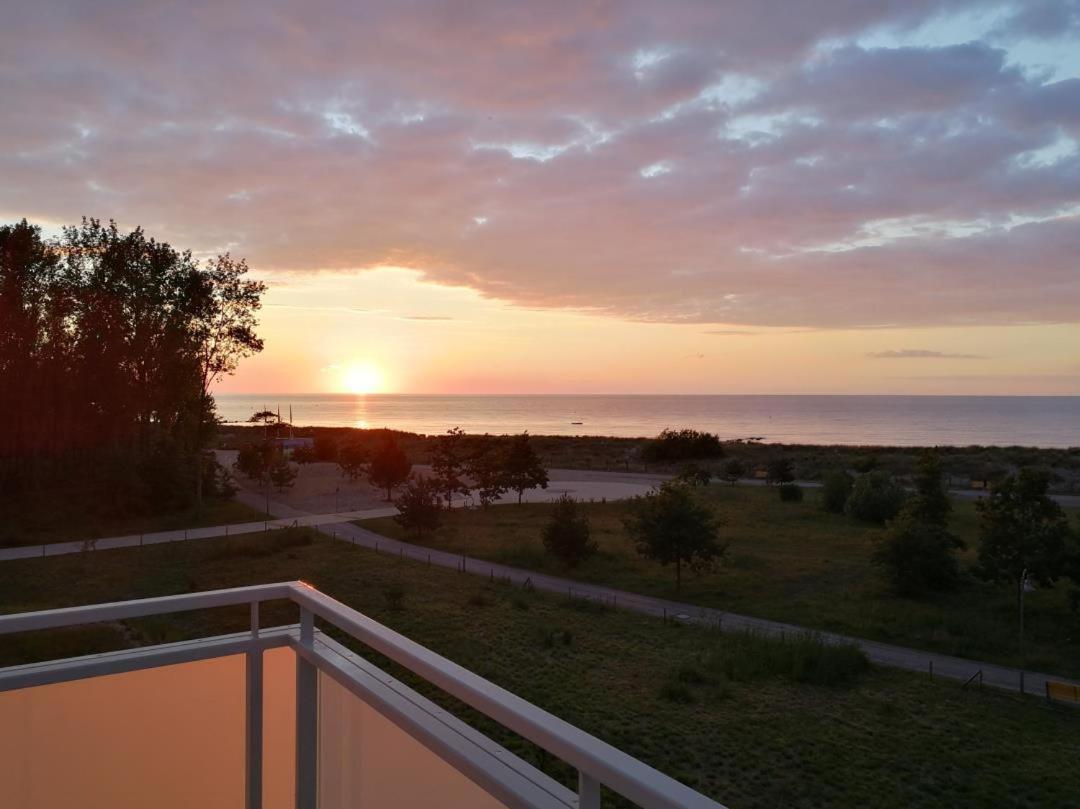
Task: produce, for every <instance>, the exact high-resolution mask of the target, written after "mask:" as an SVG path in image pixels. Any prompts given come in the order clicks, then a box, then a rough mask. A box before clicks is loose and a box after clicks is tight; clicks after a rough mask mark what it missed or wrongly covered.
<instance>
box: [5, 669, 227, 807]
mask: <svg viewBox="0 0 1080 809" xmlns="http://www.w3.org/2000/svg"><path fill="white" fill-rule="evenodd" d="M243 801H244V658H243V657H242V656H231V657H223V658H217V659H214V660H204V661H199V662H196V663H184V664H180V665H174V666H163V667H160V668H153V669H147V670H144V671H135V672H129V673H126V674H113V675H109V676H106V677H93V678H89V679H85V680H76V681H73V682H68V683H57V684H55V685H44V686H38V687H36V688H23V689H18V690H15V691H6V692H3V693H0V805H2V806H4V807H5V809H72V808H73V807H79V809H146V807H155V808H156V809H188V808H189V807H193V806H197V807H199V809H236V807H239V806H242V805H243Z"/></svg>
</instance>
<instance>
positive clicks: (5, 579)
mask: <svg viewBox="0 0 1080 809" xmlns="http://www.w3.org/2000/svg"><path fill="white" fill-rule="evenodd" d="M270 537H274V538H275V539H273V540H271V539H270ZM268 543H269V544H268ZM297 578H302V579H304V580H306V581H309V582H311V583H312V584H314V585H315V586H316V587H318V588H320V589H322V590H324V591H325V592H327V593H329V594H330V595H332V596H334V597H335V598H338V599H341V600H342V601H344V602H345V603H347V604H350V605H351V606H354V607H356V608H358V609H360V610H362V611H363V612H365V613H367V614H369V615H371V616H372V617H374V618H375V619H377V620H379V621H382V622H384V623H386V624H387V625H389V626H391V627H393V628H394V629H396V630H398V631H401V632H403V633H404V634H406V635H407V636H409V637H411V638H414V639H415V640H417V641H419V642H421V643H423V644H425V645H427V646H428V647H430V648H432V649H434V650H435V651H437V652H439V653H441V654H443V655H445V656H447V657H449V658H451V659H452V660H454V661H456V662H458V663H461V664H462V665H465V666H467V667H469V668H471V669H473V670H474V671H477V672H478V673H480V674H481V675H483V676H485V677H487V678H489V679H491V680H493V681H494V682H496V683H498V684H500V685H502V686H504V687H506V688H509V689H510V690H512V691H514V692H515V693H518V694H520V695H521V696H522V697H524V698H526V699H528V700H531V701H533V702H535V703H537V704H539V705H540V706H542V707H544V708H546V709H548V710H550V711H552V712H554V713H555V714H557V715H559V716H560V717H562V718H564V719H566V720H568V721H570V722H573V723H574V724H577V725H579V726H581V727H582V728H584V729H585V730H588V731H589V732H591V733H594V734H596V735H598V736H600V737H601V738H603V739H605V740H607V741H609V742H611V743H612V744H615V745H617V746H619V747H621V748H623V749H625V750H627V751H628V752H629V753H631V754H632V755H635V756H637V757H639V758H642V759H643V760H645V761H647V762H648V763H650V764H652V765H654V766H656V767H658V768H660V769H661V770H663V771H665V772H667V773H668V774H670V775H672V776H674V777H676V778H678V779H680V780H682V781H684V782H686V783H688V784H690V785H691V786H693V787H695V788H697V789H700V790H702V791H704V792H706V793H707V794H709V795H711V796H713V797H714V798H716V799H717V800H720V801H721V802H724V803H727V804H728V805H730V806H738V807H775V806H786V807H822V806H868V805H873V806H895V807H901V806H905V807H906V806H913V805H920V806H950V807H956V806H961V807H963V806H986V805H1010V806H1021V807H1025V806H1030V807H1036V806H1068V805H1075V801H1076V796H1077V795H1078V794H1080V770H1077V768H1076V766H1075V762H1076V759H1077V756H1078V755H1080V712H1077V711H1075V710H1072V709H1068V708H1064V707H1060V706H1050V705H1047V704H1046V703H1045V702H1043V701H1040V700H1038V699H1035V698H1031V697H1028V698H1021V697H1019V696H1015V695H1006V694H1001V693H996V692H993V691H990V690H987V691H985V692H981V693H980V692H978V691H971V690H964V689H962V688H961V687H960V686H959V685H958V684H957V683H954V682H943V681H937V680H935V681H931V680H929V678H926V677H919V676H916V675H912V674H906V673H902V672H897V671H889V670H880V669H874V668H866V667H865V663H864V661H862V660H861V659H860V656H859V655H858V654H857V653H852V652H851V651H850V650H845V649H843V648H841V649H838V650H832V649H823V648H821V647H820V645H819V644H816V643H815V642H814V640H813V639H812V638H809V639H805V638H796V639H789V640H788V641H787V642H786V643H781V642H778V641H775V640H767V639H762V638H758V637H754V636H744V635H721V634H718V633H717V632H716V631H715V630H708V629H703V628H699V627H692V626H683V625H679V624H672V623H664V622H661V621H660V620H657V619H653V618H648V617H645V616H640V615H635V614H631V613H625V612H622V611H619V610H613V609H610V608H604V607H602V606H599V605H595V604H589V606H588V608H582V607H581V606H580V605H579V604H577V603H576V602H574V601H571V600H568V599H565V598H560V597H557V596H554V595H548V594H543V593H538V592H534V591H531V590H526V589H522V588H519V587H514V586H511V585H506V584H499V583H490V582H487V581H484V580H483V579H481V578H479V577H475V576H471V575H468V574H461V573H457V572H454V571H450V570H445V569H440V568H433V567H428V566H426V565H424V564H422V563H418V562H413V561H410V560H407V559H405V560H402V559H399V558H397V557H392V556H386V555H381V554H376V553H373V552H370V551H366V550H363V549H359V548H355V547H353V546H350V545H346V544H345V543H341V542H336V541H334V540H331V539H327V538H325V537H323V536H321V535H318V534H316V533H314V532H312V531H310V530H306V529H298V530H290V531H286V532H281V533H278V534H272V535H269V537H268V536H267V535H263V534H259V535H253V536H248V537H238V538H230V539H224V538H222V539H214V540H205V541H198V542H188V543H176V544H172V545H160V546H148V547H145V548H131V549H124V550H114V551H98V552H95V553H92V554H82V555H73V556H67V557H53V558H48V559H30V560H23V561H19V562H13V563H5V564H4V565H2V566H0V611H3V612H9V611H19V610H26V609H39V608H45V607H55V606H67V605H73V604H80V603H92V602H103V601H112V600H116V599H126V598H134V597H145V596H152V595H164V594H169V593H178V592H187V591H190V590H208V589H213V588H219V587H230V586H240V585H246V584H255V583H260V582H270V581H282V580H289V579H297ZM73 583H77V586H73ZM263 620H264V624H265V625H267V626H269V625H274V624H279V623H285V622H293V621H295V620H296V611H295V608H294V607H291V606H290V605H280V606H278V605H272V604H271V605H266V607H265V608H264V610H263ZM246 621H247V611H246V609H223V610H212V611H204V612H196V613H184V614H178V615H173V616H161V617H155V618H148V619H140V620H135V621H126V622H123V623H117V624H109V625H106V626H102V627H85V628H82V629H78V630H69V631H67V632H64V633H57V632H50V633H34V634H31V635H22V636H13V637H12V638H5V639H4V642H3V644H0V664H10V663H15V662H26V661H29V660H33V659H41V658H43V657H53V656H56V655H57V654H65V655H68V654H78V653H85V652H90V651H102V650H104V649H108V648H120V647H124V646H127V645H130V644H133V643H145V642H162V641H169V640H178V639H181V638H186V637H193V636H198V635H205V634H209V633H217V632H227V631H239V630H241V629H242V628H243V627H244V626H245V624H246ZM16 637H17V638H19V641H18V642H13V641H14V640H15V638H16ZM823 683H828V684H823ZM428 692H429V693H430V690H429V689H428ZM442 701H443V702H444V703H445V704H447V705H448V706H449V707H451V708H452V709H454V710H455V711H456V712H458V713H459V714H460V715H462V716H463V717H465V718H466V719H467V720H468V721H471V722H473V723H474V724H476V725H477V726H478V727H479V728H481V729H482V730H483V731H484V732H487V733H490V734H493V735H494V736H495V737H496V738H497V739H498V740H499V741H501V742H502V743H504V744H506V745H507V746H508V747H510V748H511V749H513V750H514V751H515V752H518V753H519V754H521V755H523V756H525V757H526V758H528V759H529V760H530V761H533V762H534V763H536V764H538V765H539V766H541V767H543V768H545V769H547V770H548V771H549V772H551V773H552V774H554V775H555V776H556V777H559V778H562V779H564V780H566V781H568V782H569V781H570V780H572V778H573V773H570V772H568V771H567V770H566V768H565V767H560V766H559V765H558V764H557V763H556V762H555V761H553V760H552V758H551V757H550V756H549V755H545V754H543V753H542V752H540V751H538V750H537V749H536V748H534V747H532V746H531V745H528V744H527V743H525V742H524V741H523V740H521V739H519V738H517V737H515V736H513V735H512V734H509V733H507V732H505V731H501V730H500V729H498V728H497V727H496V726H494V725H493V723H491V722H490V721H488V720H486V719H483V718H481V717H479V716H477V715H476V714H475V713H472V712H470V711H467V710H459V709H460V708H461V706H455V704H454V703H453V701H451V700H448V699H445V698H443V699H442ZM1070 802H1071V803H1070ZM605 805H608V804H605Z"/></svg>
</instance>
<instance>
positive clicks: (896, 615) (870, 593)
mask: <svg viewBox="0 0 1080 809" xmlns="http://www.w3.org/2000/svg"><path fill="white" fill-rule="evenodd" d="M702 492H703V494H702V496H703V497H705V498H706V499H707V500H708V502H709V503H710V504H712V506H713V507H714V509H715V511H716V513H717V514H718V515H720V516H721V518H722V519H723V520H724V523H725V525H724V527H723V528H722V530H721V535H722V537H723V539H724V540H725V541H727V542H729V543H730V545H729V548H728V557H727V560H726V561H725V563H724V564H723V565H722V566H720V567H718V568H717V569H716V570H714V571H712V572H710V573H706V574H702V575H697V576H695V575H694V574H692V573H691V574H687V575H685V576H684V580H683V585H682V589H681V590H676V589H675V575H674V570H673V568H671V567H667V568H665V567H661V566H659V565H657V564H656V563H654V562H651V561H649V560H647V559H644V558H643V557H641V556H639V555H638V553H637V552H636V551H635V550H634V547H633V544H632V542H631V541H630V539H629V538H628V537H627V535H626V533H625V531H624V530H623V526H622V519H623V516H624V514H625V513H626V508H627V507H626V505H625V504H624V503H618V502H612V503H588V504H583V507H584V508H585V509H586V510H587V512H588V514H589V519H590V522H591V526H592V533H593V537H594V538H595V539H596V540H597V542H598V543H599V546H600V547H599V553H598V554H597V555H596V556H594V557H593V558H592V559H590V560H588V561H587V562H586V563H585V564H583V565H582V566H581V567H579V568H577V569H574V570H569V571H567V570H564V569H562V568H561V567H560V566H559V565H558V563H557V562H556V561H555V560H554V559H553V558H551V557H550V556H549V555H548V554H546V553H545V552H544V548H543V546H542V544H541V540H540V534H541V530H542V527H543V525H544V523H545V522H546V520H547V519H548V514H549V512H550V509H551V506H550V505H548V504H526V505H521V506H518V505H512V506H496V507H492V508H489V509H487V510H482V509H473V510H461V509H459V510H455V511H452V512H449V513H446V514H444V523H443V526H442V527H441V528H440V529H439V530H438V531H436V532H433V533H431V534H429V535H427V536H426V537H424V538H423V539H419V540H418V539H417V538H416V537H415V536H413V535H412V534H409V533H406V532H404V531H403V530H402V529H401V527H400V526H399V525H398V524H397V523H396V522H394V520H393V519H392V518H383V519H377V520H367V521H364V522H362V523H361V524H362V525H364V526H365V527H367V528H370V529H372V530H374V531H377V532H379V533H382V534H385V535H387V536H391V537H395V538H400V539H407V540H409V541H413V542H420V543H422V544H425V545H429V546H431V547H433V548H440V549H443V550H448V551H452V552H454V553H461V554H468V555H470V556H475V557H479V558H483V559H489V560H492V561H497V562H502V563H505V564H510V565H515V566H518V567H523V568H528V569H531V570H538V571H543V572H548V573H556V574H560V575H565V576H568V577H571V578H574V579H578V580H580V581H587V582H594V583H603V584H608V585H611V586H614V587H619V588H622V589H625V590H630V591H632V592H637V593H645V594H650V595H656V596H662V597H664V598H672V599H678V600H682V601H688V602H691V603H694V604H700V605H704V606H710V607H718V608H721V609H726V610H731V611H733V612H741V613H746V614H749V615H754V616H758V617H762V618H772V619H775V620H781V621H789V622H791V623H795V624H800V625H804V626H809V627H814V628H816V629H827V630H832V631H836V632H842V633H846V634H850V635H854V636H857V637H862V638H872V639H876V640H882V641H888V642H890V643H897V644H901V645H907V646H914V647H919V648H926V649H933V650H935V651H940V652H945V653H948V654H955V655H959V656H962V657H969V658H973V659H977V660H987V661H993V662H1000V663H1006V664H1010V665H1019V664H1020V660H1019V654H1018V642H1017V613H1016V605H1015V599H1014V597H1013V594H1012V592H1011V591H1009V589H1008V588H1004V587H991V586H988V585H986V584H983V583H981V582H978V581H976V580H974V578H970V579H969V581H968V582H967V583H966V584H965V586H964V587H963V588H962V589H960V590H959V591H957V592H955V593H951V594H947V595H940V596H933V597H930V598H926V599H920V600H912V599H904V598H898V597H896V596H894V595H892V594H891V593H889V592H888V591H887V590H886V589H885V587H884V586H883V584H882V581H881V578H880V575H879V573H878V571H877V570H876V569H875V568H874V566H873V565H872V563H871V554H872V553H873V550H874V545H875V542H876V541H877V540H878V539H879V538H880V536H881V529H880V528H876V527H874V526H872V525H868V524H867V523H861V522H858V521H857V520H854V519H852V518H849V517H846V516H843V515H835V514H829V513H826V512H824V511H823V510H822V509H821V508H820V507H819V502H818V493H817V492H816V491H814V490H807V492H806V499H805V500H804V501H803V502H801V503H781V502H780V500H779V498H778V497H777V493H776V492H775V491H774V490H772V489H765V488H760V487H750V486H737V487H729V486H722V485H718V484H713V485H712V486H709V487H708V488H707V489H704V490H702ZM953 528H954V530H955V531H956V532H957V533H958V534H959V535H960V536H961V537H963V538H964V540H965V541H966V542H967V543H968V548H967V550H966V551H965V552H964V554H963V562H964V564H965V565H967V566H970V564H971V563H972V562H973V561H974V558H975V548H976V543H977V539H978V524H977V516H976V512H975V508H974V505H973V504H972V503H971V502H970V501H965V500H958V501H956V502H955V509H954V514H953ZM1026 608H1027V609H1026V624H1027V643H1026V647H1027V653H1026V665H1027V667H1028V668H1031V669H1035V670H1045V671H1049V672H1051V673H1058V674H1063V675H1071V676H1080V619H1078V616H1077V615H1076V614H1075V613H1073V612H1072V611H1071V610H1070V609H1069V603H1068V594H1067V585H1065V584H1061V585H1059V586H1057V587H1055V588H1053V589H1050V590H1045V591H1039V592H1033V593H1030V594H1029V595H1028V597H1027V599H1026Z"/></svg>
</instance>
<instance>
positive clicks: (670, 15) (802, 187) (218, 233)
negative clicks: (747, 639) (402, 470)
mask: <svg viewBox="0 0 1080 809" xmlns="http://www.w3.org/2000/svg"><path fill="white" fill-rule="evenodd" d="M84 5H85V4H83V3H79V2H75V0H71V2H68V3H63V2H56V3H48V4H42V3H39V4H33V3H23V4H19V5H18V6H17V7H16V8H14V9H12V10H10V12H9V13H7V14H6V15H5V25H4V27H3V29H2V30H0V53H2V54H3V55H4V58H3V64H4V70H3V78H2V79H0V82H2V86H3V97H4V113H3V115H4V126H3V127H0V176H2V177H3V178H4V182H3V183H2V184H0V210H4V211H11V212H15V213H16V214H18V215H26V216H28V217H30V218H35V219H41V220H48V221H68V222H74V221H78V218H79V217H80V216H82V215H92V216H101V217H106V218H107V217H115V218H117V219H118V220H119V221H120V222H121V224H123V225H125V226H130V225H134V224H142V225H144V226H146V227H147V228H148V229H149V230H150V232H151V233H153V234H154V235H155V236H158V237H161V238H165V239H167V240H169V241H171V242H173V243H175V244H178V245H180V246H183V247H191V248H192V249H194V250H196V251H203V250H212V249H218V246H220V245H227V246H228V249H230V250H231V251H232V252H233V253H234V254H237V255H244V256H246V257H247V258H248V259H249V262H250V263H251V265H252V266H253V267H255V268H256V269H259V270H263V271H270V272H275V271H292V272H293V273H295V274H300V273H304V272H317V271H319V270H323V269H326V270H355V271H362V270H364V269H367V268H373V267H377V266H380V265H386V264H393V265H395V266H403V267H411V268H415V269H417V270H420V271H422V272H423V273H424V274H425V276H426V277H427V278H428V279H429V280H432V281H434V282H438V283H442V284H451V285H462V286H468V287H470V288H473V289H476V290H478V291H479V292H481V293H482V294H484V295H487V296H490V297H495V298H499V299H502V300H506V301H510V302H513V303H515V304H518V305H520V306H524V307H531V308H558V307H567V308H572V309H575V310H581V311H588V312H593V313H597V314H601V315H610V316H613V317H620V318H630V319H637V320H645V321H662V322H673V323H700V324H724V325H725V326H726V325H728V324H731V325H732V328H731V329H727V331H739V330H742V328H743V327H745V328H746V330H747V331H748V332H752V331H753V329H754V328H756V327H787V328H837V327H845V328H876V327H882V326H927V325H934V326H943V325H972V324H1006V323H1057V322H1076V321H1077V320H1078V319H1080V273H1077V272H1076V256H1077V255H1078V254H1080V251H1078V249H1077V248H1078V247H1080V148H1078V147H1077V141H1078V140H1080V78H1078V77H1076V76H1075V75H1072V74H1070V73H1069V72H1068V71H1067V70H1065V71H1064V72H1063V73H1062V72H1060V71H1059V73H1060V75H1057V76H1055V77H1054V78H1053V79H1051V78H1048V76H1047V74H1046V72H1045V71H1037V70H1034V69H1031V66H1029V65H1025V64H1022V63H1021V61H1020V60H1018V58H1017V56H1016V53H1015V52H1014V51H1012V50H1010V48H1011V47H1012V44H1011V43H1013V42H1015V41H1020V40H1021V39H1023V38H1024V37H1031V36H1035V35H1037V34H1038V35H1042V34H1040V33H1039V32H1045V33H1048V32H1051V31H1054V30H1058V29H1059V28H1060V26H1061V20H1065V21H1066V23H1067V24H1066V25H1065V29H1066V30H1065V31H1064V32H1063V33H1061V37H1065V38H1066V44H1067V43H1068V41H1071V40H1068V37H1070V36H1074V35H1075V36H1080V34H1077V33H1076V32H1073V31H1072V30H1071V28H1070V27H1069V26H1072V22H1071V21H1072V20H1074V19H1075V11H1076V9H1075V3H1071V2H1064V1H1063V2H1061V3H1050V2H1038V3H1032V4H1031V5H1028V4H1022V3H1016V4H1013V5H1012V8H1013V12H1010V13H1005V14H1003V15H1002V16H1001V19H1002V20H1003V22H1002V23H1001V24H1000V25H999V26H997V28H995V30H994V31H993V32H991V33H990V34H985V35H984V33H983V32H980V31H977V30H973V31H972V32H971V33H970V35H969V33H968V32H967V31H960V32H958V33H956V34H955V38H956V40H957V41H956V42H954V43H951V44H949V43H946V44H929V43H928V42H927V41H925V40H923V41H916V39H917V38H916V39H912V37H910V36H909V40H911V41H909V42H908V43H907V44H904V45H903V46H899V47H883V46H880V45H875V44H872V43H873V42H874V39H873V37H872V36H871V35H872V34H873V33H874V32H880V31H891V32H899V33H898V36H900V35H903V34H904V33H905V32H909V33H910V32H913V31H917V30H919V28H920V26H923V25H926V24H930V23H933V22H934V21H935V20H940V19H941V15H943V14H946V13H956V14H958V15H963V14H964V13H967V12H972V13H976V14H977V13H978V12H980V10H985V9H987V8H990V9H997V8H998V7H999V6H1000V3H997V2H993V3H991V2H982V1H981V0H903V1H902V0H884V1H883V2H861V0H807V2H805V3H802V4H800V5H799V11H798V13H792V12H791V7H790V4H789V3H787V2H782V1H781V0H768V1H767V2H759V1H758V0H753V1H752V0H732V2H728V3H725V4H723V8H722V9H720V8H718V7H717V5H716V4H714V3H708V2H690V1H689V0H688V1H687V2H679V3H673V4H671V5H670V7H665V11H664V13H663V14H660V15H658V14H657V13H656V6H655V4H654V3H646V2H644V0H627V2H624V3H619V4H611V3H609V2H605V1H603V0H596V1H595V2H570V0H566V1H565V2H553V3H550V4H548V3H545V4H503V3H475V4H464V5H462V4H453V5H425V4H422V3H391V2H371V3H364V4H362V5H361V6H357V5H356V4H349V3H345V2H343V0H338V1H335V0H324V2H320V3H319V4H318V9H317V10H316V11H312V10H311V9H309V8H306V7H301V6H300V5H299V4H294V5H286V6H275V7H274V8H273V9H272V10H267V9H266V8H265V7H264V6H262V5H257V4H255V3H254V2H253V0H249V1H248V2H243V1H241V2H237V3H230V4H227V5H221V4H216V3H210V2H208V0H207V1H206V2H199V1H198V0H195V1H194V2H192V3H190V4H185V6H184V7H183V9H181V8H179V7H177V8H176V9H175V10H173V9H171V8H169V7H160V6H157V5H147V6H140V7H139V8H135V9H133V8H131V6H130V5H129V4H124V3H119V2H100V3H95V4H94V13H93V14H89V13H87V12H86V11H85V8H84ZM253 21H254V22H253ZM119 30H122V31H124V32H125V36H124V37H122V38H118V37H117V36H116V35H115V32H116V31H119ZM241 31H242V32H243V36H238V35H237V32H241ZM179 66H182V68H181V67H179ZM656 167H663V169H664V170H659V169H658V168H656ZM643 170H644V171H643ZM481 220H482V221H483V225H482V226H481V225H478V224H477V223H478V222H480V221H481ZM293 277H294V276H293ZM720 330H721V331H724V330H725V329H720Z"/></svg>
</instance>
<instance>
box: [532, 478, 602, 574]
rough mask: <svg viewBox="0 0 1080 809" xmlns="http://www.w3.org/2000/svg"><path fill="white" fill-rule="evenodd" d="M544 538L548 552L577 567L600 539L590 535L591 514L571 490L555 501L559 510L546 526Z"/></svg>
mask: <svg viewBox="0 0 1080 809" xmlns="http://www.w3.org/2000/svg"><path fill="white" fill-rule="evenodd" d="M542 538H543V542H544V547H545V548H546V549H547V551H548V553H550V554H551V555H552V556H554V557H555V558H556V559H558V560H559V561H560V562H561V563H562V564H563V566H564V567H567V568H571V567H577V566H578V565H579V564H580V563H581V562H583V561H585V560H586V559H588V558H589V557H590V556H592V555H593V554H594V553H595V552H596V548H597V545H596V542H595V541H594V540H592V539H591V538H590V529H589V518H588V517H587V516H586V515H585V514H583V513H582V512H581V510H580V509H579V508H578V504H577V501H576V500H575V499H574V498H573V497H571V496H570V495H568V494H563V495H562V496H561V497H559V499H558V500H556V501H555V510H554V512H553V513H552V515H551V520H550V521H549V522H548V524H547V525H545V526H544V530H543V534H542Z"/></svg>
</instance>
